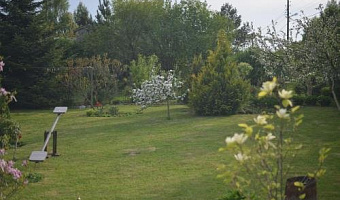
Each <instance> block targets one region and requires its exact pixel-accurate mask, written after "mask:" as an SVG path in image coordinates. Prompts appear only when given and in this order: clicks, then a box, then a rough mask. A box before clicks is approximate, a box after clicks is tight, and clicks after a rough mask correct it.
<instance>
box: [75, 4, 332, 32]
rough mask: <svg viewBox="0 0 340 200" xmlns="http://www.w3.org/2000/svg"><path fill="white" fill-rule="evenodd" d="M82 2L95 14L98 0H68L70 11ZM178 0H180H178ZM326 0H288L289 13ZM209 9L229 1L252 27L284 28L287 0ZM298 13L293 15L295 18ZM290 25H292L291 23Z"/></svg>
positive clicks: (310, 8)
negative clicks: (274, 26) (275, 23)
mask: <svg viewBox="0 0 340 200" xmlns="http://www.w3.org/2000/svg"><path fill="white" fill-rule="evenodd" d="M80 1H81V2H83V3H84V4H85V6H86V7H87V8H88V10H89V11H90V12H91V14H92V17H94V16H95V14H96V10H97V8H98V2H99V0H69V3H70V11H71V12H73V11H74V10H75V9H76V7H77V5H78V4H79V2H80ZM178 1H180V0H178ZM327 2H328V0H290V10H291V11H290V13H291V15H293V14H295V13H298V14H300V11H301V10H303V11H304V13H305V15H306V16H312V15H316V14H317V13H318V11H317V10H316V9H315V8H317V7H318V5H319V4H323V5H326V3H327ZM207 3H208V5H209V6H210V9H211V10H220V8H221V6H222V5H223V4H225V3H230V4H232V5H233V7H235V8H236V9H237V11H238V14H239V15H241V16H242V21H243V22H246V21H247V22H252V23H253V24H254V27H255V28H257V27H261V28H265V27H267V26H268V25H271V21H272V20H274V21H276V22H277V26H276V28H277V30H283V31H284V30H286V17H285V16H286V14H285V13H286V4H287V0H207ZM297 17H299V15H296V16H294V17H293V18H297ZM291 26H292V25H291Z"/></svg>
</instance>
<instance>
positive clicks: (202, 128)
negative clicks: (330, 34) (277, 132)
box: [12, 105, 340, 200]
mask: <svg viewBox="0 0 340 200" xmlns="http://www.w3.org/2000/svg"><path fill="white" fill-rule="evenodd" d="M136 109H137V107H135V106H119V111H121V112H130V113H131V115H127V116H122V117H102V118H99V117H86V115H85V113H86V112H85V110H72V109H70V110H69V111H68V112H67V113H66V114H65V115H63V116H62V117H61V118H60V120H59V123H58V125H57V127H56V130H57V131H58V134H59V135H58V153H60V154H61V156H60V157H51V158H49V159H47V160H46V161H45V162H43V163H38V164H35V163H30V170H31V172H33V173H39V174H42V175H43V179H42V180H41V181H39V182H37V183H31V184H29V185H28V186H26V187H25V188H24V189H22V190H20V191H19V192H18V193H17V194H16V195H15V196H14V198H13V199H30V200H31V199H32V200H38V199H43V200H46V199H48V200H58V199H60V200H61V199H62V200H66V199H72V200H75V199H77V197H81V199H82V200H87V199H90V200H94V199H117V200H118V199H138V200H142V199H147V200H162V199H164V200H170V199H176V200H180V199H188V200H191V199H192V200H200V199H201V200H213V199H218V198H220V197H222V196H223V195H224V194H225V193H226V191H227V190H228V187H227V185H226V184H224V183H223V180H221V179H217V178H216V176H217V175H218V172H217V171H216V168H217V166H218V165H219V164H223V163H227V162H228V160H227V157H228V158H229V159H230V158H231V156H226V155H225V154H226V153H219V152H218V148H219V147H222V146H224V145H225V143H224V140H225V138H226V136H231V135H233V134H234V133H235V132H240V131H241V129H240V128H239V127H238V126H237V124H239V123H244V122H248V123H251V121H252V119H253V118H254V116H255V115H235V116H229V117H197V116H195V115H193V114H192V113H191V111H190V110H189V108H187V107H186V106H182V105H177V106H171V120H167V119H166V106H159V107H152V108H149V109H147V110H145V111H144V113H143V114H135V110H136ZM302 110H303V112H304V114H305V119H304V123H303V124H302V125H301V127H300V133H301V135H300V136H298V139H299V140H300V141H301V142H302V143H303V144H304V147H305V150H302V151H301V153H300V154H299V157H298V158H297V159H295V162H294V164H293V165H295V166H296V167H295V168H294V169H293V171H292V175H304V174H305V173H306V171H312V170H313V169H314V167H316V164H317V157H318V150H319V149H320V148H321V147H323V146H324V145H326V146H327V147H331V148H332V151H331V153H330V155H329V157H328V158H327V160H326V167H327V173H326V175H325V176H324V177H323V178H322V179H321V180H320V181H319V182H318V193H319V199H321V200H323V199H324V200H333V199H334V200H337V199H340V190H339V188H340V112H337V111H336V109H334V108H320V107H308V108H303V109H302ZM12 118H13V119H15V120H17V121H18V122H19V123H20V125H21V128H22V132H23V138H22V142H24V144H25V145H24V146H22V147H21V148H19V149H18V153H17V157H18V159H19V160H23V159H27V158H28V157H29V155H30V154H31V151H34V150H40V149H41V148H42V145H43V133H44V131H45V130H49V129H50V128H51V125H52V123H53V121H54V119H55V115H54V114H53V113H52V110H49V111H46V110H45V111H22V112H21V111H17V112H13V113H12ZM49 146H50V147H51V146H52V145H51V142H50V145H49ZM49 150H51V149H49ZM254 184H256V183H254Z"/></svg>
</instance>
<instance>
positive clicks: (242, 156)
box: [234, 153, 249, 162]
mask: <svg viewBox="0 0 340 200" xmlns="http://www.w3.org/2000/svg"><path fill="white" fill-rule="evenodd" d="M234 157H235V159H236V160H237V161H239V162H243V161H245V160H248V159H249V156H247V155H245V154H242V153H238V154H235V155H234Z"/></svg>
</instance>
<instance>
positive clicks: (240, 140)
mask: <svg viewBox="0 0 340 200" xmlns="http://www.w3.org/2000/svg"><path fill="white" fill-rule="evenodd" d="M233 138H234V141H235V142H236V143H238V144H243V143H244V142H245V141H246V140H247V138H248V136H246V135H244V134H243V133H242V134H237V133H235V134H234V136H233Z"/></svg>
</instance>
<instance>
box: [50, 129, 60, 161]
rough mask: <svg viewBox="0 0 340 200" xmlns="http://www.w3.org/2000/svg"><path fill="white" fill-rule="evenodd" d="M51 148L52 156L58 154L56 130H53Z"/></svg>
mask: <svg viewBox="0 0 340 200" xmlns="http://www.w3.org/2000/svg"><path fill="white" fill-rule="evenodd" d="M52 134H53V150H52V156H59V154H58V153H57V138H58V132H57V131H53V132H52Z"/></svg>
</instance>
